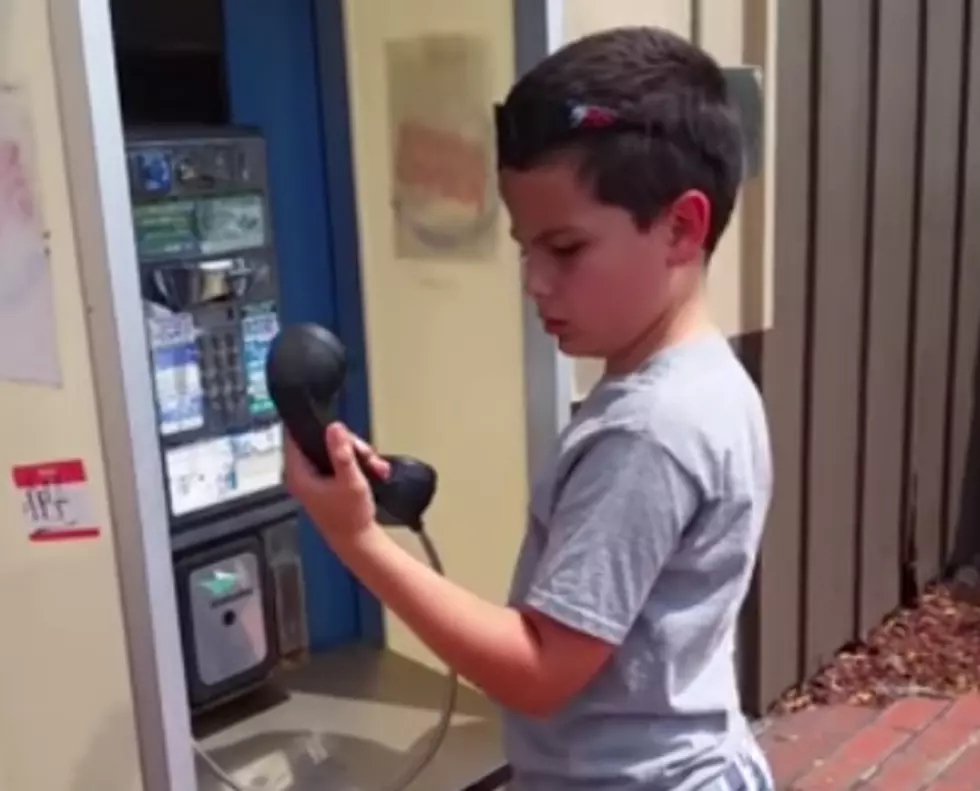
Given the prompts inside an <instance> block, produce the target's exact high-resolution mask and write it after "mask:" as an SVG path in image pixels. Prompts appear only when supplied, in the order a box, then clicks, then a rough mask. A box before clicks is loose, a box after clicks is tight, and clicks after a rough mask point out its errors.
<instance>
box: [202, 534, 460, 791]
mask: <svg viewBox="0 0 980 791" xmlns="http://www.w3.org/2000/svg"><path fill="white" fill-rule="evenodd" d="M413 532H414V533H415V535H416V536H417V537H418V540H419V543H420V544H421V546H422V552H423V553H424V554H425V558H426V560H427V561H428V563H429V565H430V566H431V567H432V568H433V570H434V571H436V572H437V573H439V574H443V575H445V573H446V572H445V569H444V568H443V565H442V559H441V558H440V557H439V552H438V550H437V549H436V545H435V544H434V543H433V541H432V539H431V538H430V537H429V534H428V533H426V532H425V529H424V528H420V529H418V530H413ZM458 694H459V677H458V676H457V675H456V672H455V671H453V670H449V671H448V672H447V674H446V692H445V696H444V697H443V702H442V707H441V709H440V712H439V722H438V723H437V724H436V728H435V730H434V731H433V732H432V734H431V735H430V736H429V738H428V740H427V742H426V746H425V750H423V751H422V752H421V753H420V754H419V756H418V757H417V758H416V759H415V760H413V761H412V762H411V764H409V766H408V767H407V768H406V769H405V770H404V771H403V772H402V773H401V774H400V775H399V776H398V777H397V778H396V779H395V780H394V781H393V782H392V783H390V784H389V785H386V786H384V787H383V788H382V789H380V791H406V789H407V788H408V787H409V786H410V785H411V784H412V783H414V782H415V780H417V779H418V777H419V775H421V774H422V772H423V771H424V770H425V768H426V767H427V766H428V765H429V764H430V763H432V760H433V759H434V758H435V757H436V753H438V752H439V748H440V747H442V743H443V742H444V741H445V740H446V734H447V733H448V732H449V727H450V725H452V719H453V713H454V712H455V711H456V697H457V695H458ZM193 747H194V752H195V753H196V754H197V756H198V757H199V758H200V759H201V761H202V762H203V763H204V765H205V766H207V768H208V770H209V771H210V772H211V773H212V774H213V775H214V776H215V777H216V778H217V779H218V780H220V781H221V782H222V783H224V784H225V785H226V786H227V787H228V788H229V789H231V791H288V789H280V785H281V783H282V780H283V779H284V777H285V776H283V777H280V778H279V779H277V780H276V782H275V783H274V784H273V785H272V786H271V787H270V786H269V785H267V784H266V785H264V786H263V787H261V788H259V787H256V786H244V785H242V784H241V783H239V782H238V781H237V780H235V778H233V777H232V776H231V775H230V774H228V772H226V771H225V770H224V769H223V768H222V767H221V765H220V764H218V762H217V761H215V760H214V758H212V757H211V755H210V754H209V753H208V752H207V750H205V749H204V747H203V746H202V745H201V744H200V742H196V741H195V742H193Z"/></svg>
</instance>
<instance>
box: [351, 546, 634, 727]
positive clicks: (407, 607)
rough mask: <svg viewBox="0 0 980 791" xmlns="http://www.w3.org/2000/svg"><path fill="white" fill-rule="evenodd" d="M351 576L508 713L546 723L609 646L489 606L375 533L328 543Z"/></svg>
mask: <svg viewBox="0 0 980 791" xmlns="http://www.w3.org/2000/svg"><path fill="white" fill-rule="evenodd" d="M332 546H333V549H334V551H335V552H336V553H337V554H338V556H339V557H340V559H341V561H342V562H343V563H344V564H345V565H346V566H347V567H348V568H349V569H350V570H351V572H352V573H353V574H354V575H355V576H356V577H357V578H358V579H359V580H360V581H361V582H362V583H363V584H364V585H365V587H367V588H368V589H369V590H370V591H371V592H372V593H373V594H374V595H375V596H377V597H378V599H380V600H381V601H382V602H384V603H385V604H386V605H387V606H388V607H390V608H391V609H392V610H393V611H394V612H395V614H396V615H398V617H399V618H401V619H402V620H403V621H404V622H405V623H406V625H407V626H408V627H409V628H410V629H411V630H412V631H413V632H415V633H416V634H417V635H418V636H419V637H420V638H421V639H422V641H423V642H425V643H426V645H428V646H429V648H430V649H432V650H433V651H434V652H435V653H436V654H437V655H438V656H439V657H440V658H441V659H442V660H443V661H444V662H446V664H448V665H449V666H450V667H452V668H453V669H455V670H456V671H457V672H458V673H459V674H460V675H462V676H464V677H465V678H467V679H469V680H470V681H471V682H473V683H474V684H476V685H477V686H479V687H480V688H481V689H482V690H483V691H484V692H485V693H486V694H487V695H488V696H490V697H491V698H493V699H494V700H496V701H497V702H498V703H500V704H501V705H503V706H505V707H506V708H509V709H512V710H514V711H518V712H520V713H523V714H525V715H528V716H537V717H543V716H548V715H549V714H551V713H552V712H554V711H555V710H556V709H558V708H560V707H561V706H562V705H563V704H564V703H565V702H566V701H567V700H568V699H569V698H571V697H573V696H574V695H575V694H576V693H578V692H579V690H581V689H582V687H584V686H585V685H586V684H587V683H588V681H589V680H590V679H591V678H592V677H593V676H594V675H595V674H596V673H597V672H598V671H599V669H600V668H601V667H602V665H603V664H604V663H605V662H606V660H607V659H608V658H609V656H610V654H611V653H612V651H613V647H614V646H613V644H612V643H610V642H607V641H603V640H600V639H598V638H595V637H591V636H589V635H586V634H583V633H581V632H578V631H575V630H572V629H569V628H568V627H566V626H563V625H561V624H559V623H558V622H557V621H554V620H552V619H550V618H547V617H545V616H543V615H540V614H538V613H535V612H527V613H523V612H519V611H517V610H515V609H511V608H507V607H501V606H499V605H495V604H491V603H490V602H487V601H485V600H483V599H481V598H480V597H478V596H476V595H475V594H473V593H471V592H469V591H467V590H465V589H464V588H462V587H460V586H459V585H457V584H455V583H454V582H452V581H450V580H448V579H446V578H445V577H442V576H441V575H439V574H438V573H436V572H435V571H433V570H432V569H430V568H429V567H428V566H426V565H424V564H423V563H421V562H419V561H418V560H416V559H415V558H414V557H412V556H411V555H410V554H409V553H407V552H406V551H404V550H403V549H402V548H401V547H400V546H398V544H397V543H395V541H393V540H392V539H391V538H390V537H389V536H388V534H387V533H386V532H385V531H384V530H383V529H381V528H380V527H374V528H372V529H369V530H367V531H363V532H361V533H359V534H357V535H356V536H353V537H351V539H350V540H349V541H338V542H335V543H333V544H332Z"/></svg>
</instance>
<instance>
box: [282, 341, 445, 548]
mask: <svg viewBox="0 0 980 791" xmlns="http://www.w3.org/2000/svg"><path fill="white" fill-rule="evenodd" d="M346 374H347V353H346V350H345V349H344V346H343V344H341V342H340V341H339V340H338V339H337V338H336V336H334V335H333V334H332V333H331V332H330V331H328V330H327V329H325V328H324V327H321V326H320V325H318V324H312V323H306V324H293V325H289V326H287V327H284V328H283V329H282V331H281V332H280V333H279V335H277V336H276V338H275V340H274V341H273V342H272V346H271V348H270V350H269V356H268V358H267V360H266V380H267V382H268V387H269V396H270V397H271V398H272V402H273V403H274V404H275V406H276V410H277V411H278V413H279V417H280V418H281V420H282V422H283V425H284V426H285V427H286V430H287V431H288V432H289V435H290V437H292V439H293V441H294V442H295V443H296V445H297V446H298V447H299V449H300V450H301V451H302V452H303V455H304V456H306V458H307V459H309V461H310V463H311V464H312V465H313V466H314V467H315V468H316V469H317V470H318V471H319V472H320V474H321V475H332V474H333V466H332V464H331V463H330V456H329V453H328V452H327V448H326V444H325V442H324V432H325V431H326V428H327V426H328V425H329V423H330V422H331V420H333V417H334V402H335V400H336V396H337V394H338V393H339V392H340V390H341V388H342V387H343V383H344V378H345V376H346ZM384 458H385V460H386V461H387V462H388V463H389V464H390V465H391V473H390V474H389V476H388V477H387V478H386V479H384V480H381V479H380V478H379V477H378V476H377V475H375V474H374V472H373V471H372V470H371V469H369V468H368V467H367V466H366V465H365V464H364V463H361V469H362V470H364V472H365V474H366V475H367V477H368V480H369V482H370V483H371V489H372V491H373V493H374V498H375V502H376V503H377V505H378V506H379V510H381V511H382V512H383V513H382V514H380V516H381V518H382V521H386V522H392V523H395V524H401V525H404V526H406V527H409V528H412V529H414V530H421V529H422V515H423V514H424V512H425V510H426V509H427V508H428V507H429V504H430V503H431V502H432V498H433V497H434V496H435V490H436V484H437V476H436V472H435V470H434V469H433V468H432V467H430V466H429V465H428V464H425V463H424V462H421V461H419V460H417V459H413V458H411V457H408V456H385V457H384ZM386 516H387V517H388V518H387V519H386V518H385V517H386Z"/></svg>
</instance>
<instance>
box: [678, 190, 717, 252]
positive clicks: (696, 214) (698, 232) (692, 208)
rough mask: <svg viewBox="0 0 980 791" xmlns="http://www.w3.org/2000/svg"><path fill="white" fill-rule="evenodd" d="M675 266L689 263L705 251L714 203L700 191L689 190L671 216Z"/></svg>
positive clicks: (682, 196)
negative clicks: (712, 204)
mask: <svg viewBox="0 0 980 791" xmlns="http://www.w3.org/2000/svg"><path fill="white" fill-rule="evenodd" d="M668 217H669V219H668V232H669V234H670V237H669V242H670V247H671V251H672V253H673V255H672V256H671V263H673V264H686V263H689V262H690V261H691V260H692V259H695V258H699V257H700V256H701V253H702V252H703V251H704V246H705V242H706V240H707V238H708V229H709V227H710V225H711V202H710V201H709V200H708V197H707V196H706V195H705V194H704V193H703V192H700V191H699V190H688V191H687V192H685V193H684V194H683V195H681V196H680V197H679V198H678V199H677V200H676V201H674V203H673V205H672V206H671V208H670V214H669V215H668Z"/></svg>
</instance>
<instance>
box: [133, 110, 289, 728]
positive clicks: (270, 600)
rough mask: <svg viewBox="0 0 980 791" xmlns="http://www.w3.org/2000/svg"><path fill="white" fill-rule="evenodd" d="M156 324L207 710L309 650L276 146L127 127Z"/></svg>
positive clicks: (252, 139)
mask: <svg viewBox="0 0 980 791" xmlns="http://www.w3.org/2000/svg"><path fill="white" fill-rule="evenodd" d="M127 162H128V167H129V177H130V185H131V196H132V205H133V226H134V231H135V236H136V246H137V257H138V262H139V267H140V282H141V288H142V294H143V305H144V319H145V322H146V334H147V338H148V342H149V343H148V345H149V348H148V355H149V359H150V364H151V369H152V374H153V385H154V394H155V399H156V407H157V409H156V414H157V424H158V431H159V438H160V448H161V453H162V467H163V471H164V481H163V482H162V483H163V486H164V488H165V491H166V497H167V505H168V509H169V517H170V528H171V543H172V547H173V551H174V563H175V578H176V584H177V596H178V609H179V613H180V619H181V634H182V639H183V648H184V655H185V664H186V667H187V675H188V679H187V680H188V689H189V691H190V698H191V700H190V702H191V706H192V708H194V709H201V708H204V707H207V706H209V705H212V704H213V703H215V702H216V701H220V700H223V699H225V698H227V697H229V696H233V695H235V694H237V693H240V692H242V691H246V690H248V689H250V688H251V687H252V686H254V685H255V684H257V683H261V682H262V681H264V680H265V679H266V677H267V676H268V674H269V672H270V671H271V670H272V669H273V668H274V667H275V666H276V665H277V664H278V662H279V661H280V659H281V658H283V657H285V656H291V655H298V654H302V653H304V652H305V649H306V645H307V636H306V618H305V606H304V603H303V598H302V597H303V584H302V569H301V566H300V561H299V553H298V548H297V547H298V535H297V531H298V528H297V521H296V519H297V515H296V511H295V506H294V505H293V503H292V502H291V500H290V499H289V498H288V497H287V496H286V494H285V492H284V490H283V488H282V484H281V470H282V431H281V426H280V424H279V422H278V418H277V415H276V410H275V407H274V405H273V403H272V401H271V399H270V397H269V392H268V388H267V385H266V380H265V361H266V357H267V354H268V349H269V345H270V344H271V342H272V340H273V338H274V337H275V336H276V334H277V332H278V329H279V319H278V293H277V263H276V255H275V247H274V244H273V234H272V228H271V220H270V212H269V198H268V187H267V179H266V158H265V146H264V143H263V140H262V137H261V136H260V135H259V134H257V133H256V132H254V131H252V130H247V129H227V128H222V129H218V130H168V131H161V130H134V131H130V133H129V134H128V135H127Z"/></svg>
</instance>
